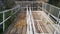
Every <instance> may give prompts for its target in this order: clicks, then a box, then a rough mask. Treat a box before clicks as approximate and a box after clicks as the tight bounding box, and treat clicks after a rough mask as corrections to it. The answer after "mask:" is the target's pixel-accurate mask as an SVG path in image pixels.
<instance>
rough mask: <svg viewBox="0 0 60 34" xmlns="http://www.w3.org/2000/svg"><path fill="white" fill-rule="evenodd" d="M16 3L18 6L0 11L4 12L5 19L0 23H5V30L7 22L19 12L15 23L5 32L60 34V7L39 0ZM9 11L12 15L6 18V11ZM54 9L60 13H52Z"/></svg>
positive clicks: (12, 33)
mask: <svg viewBox="0 0 60 34" xmlns="http://www.w3.org/2000/svg"><path fill="white" fill-rule="evenodd" d="M16 3H17V6H16V7H14V8H12V9H9V10H5V11H2V12H0V14H3V21H2V22H1V23H0V25H2V24H3V32H4V31H5V22H6V21H7V20H8V19H11V17H13V15H15V14H17V16H16V18H14V19H15V20H13V21H14V23H12V24H11V25H10V26H9V27H8V29H7V31H6V32H5V33H4V34H60V25H59V24H60V22H59V20H60V19H59V15H60V8H58V7H55V6H53V5H50V4H48V3H44V2H39V1H18V2H16ZM9 11H10V12H11V13H12V15H11V16H8V17H7V18H6V19H5V13H6V12H9ZM54 11H55V12H58V13H55V14H52V13H51V12H54ZM55 15H57V16H55ZM51 17H52V19H51ZM53 18H54V19H55V20H56V21H55V22H54V21H53ZM57 22H58V23H57Z"/></svg>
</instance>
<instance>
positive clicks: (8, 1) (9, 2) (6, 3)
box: [0, 0, 15, 34]
mask: <svg viewBox="0 0 60 34" xmlns="http://www.w3.org/2000/svg"><path fill="white" fill-rule="evenodd" d="M0 1H1V2H0V12H1V11H4V10H8V9H11V8H13V6H14V5H15V0H0ZM1 4H3V5H1ZM2 15H3V14H2V13H1V14H0V23H1V22H2V20H3V16H2ZM10 15H12V14H11V11H9V12H6V13H5V19H6V18H7V17H8V16H10ZM13 19H14V16H13V17H11V19H9V20H8V21H6V22H5V27H6V28H5V30H7V28H8V26H9V25H10V24H11V23H12V21H13ZM2 33H3V31H2V25H0V34H2Z"/></svg>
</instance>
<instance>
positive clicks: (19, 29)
mask: <svg viewBox="0 0 60 34" xmlns="http://www.w3.org/2000/svg"><path fill="white" fill-rule="evenodd" d="M32 13H33V18H34V24H35V27H36V31H37V33H39V34H43V33H44V34H52V31H51V29H50V28H49V26H48V25H49V23H46V20H44V16H42V14H43V13H44V12H41V11H40V12H32ZM51 28H52V27H51ZM26 32H27V24H26V12H23V11H22V12H20V13H19V14H18V17H17V20H16V22H15V23H14V25H13V27H11V29H9V30H8V31H7V32H6V34H26Z"/></svg>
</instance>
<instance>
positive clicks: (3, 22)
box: [0, 5, 20, 31]
mask: <svg viewBox="0 0 60 34" xmlns="http://www.w3.org/2000/svg"><path fill="white" fill-rule="evenodd" d="M16 9H17V11H15V10H16ZM19 9H20V6H19V5H17V6H16V7H14V8H12V9H9V10H5V11H2V12H0V14H1V13H3V21H2V22H1V23H0V25H2V24H3V31H4V30H5V21H7V20H8V19H10V18H11V17H12V15H14V14H15V13H17V12H18V11H19ZM9 11H15V12H14V13H13V14H12V15H10V16H8V17H7V18H6V19H5V13H6V12H9Z"/></svg>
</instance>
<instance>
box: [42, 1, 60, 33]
mask: <svg viewBox="0 0 60 34" xmlns="http://www.w3.org/2000/svg"><path fill="white" fill-rule="evenodd" d="M42 11H45V12H46V13H47V14H48V16H52V17H53V18H54V19H56V22H55V23H57V22H58V24H59V23H60V22H59V17H60V8H58V7H56V6H53V5H51V4H48V3H44V2H42ZM45 18H46V17H45ZM48 19H49V18H47V19H46V20H47V22H48ZM52 23H53V22H51V21H50V25H51V26H52V27H53V28H54V30H55V31H54V34H58V33H59V32H60V31H59V29H60V28H59V25H58V24H52ZM57 26H58V27H57ZM59 34H60V33H59Z"/></svg>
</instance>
